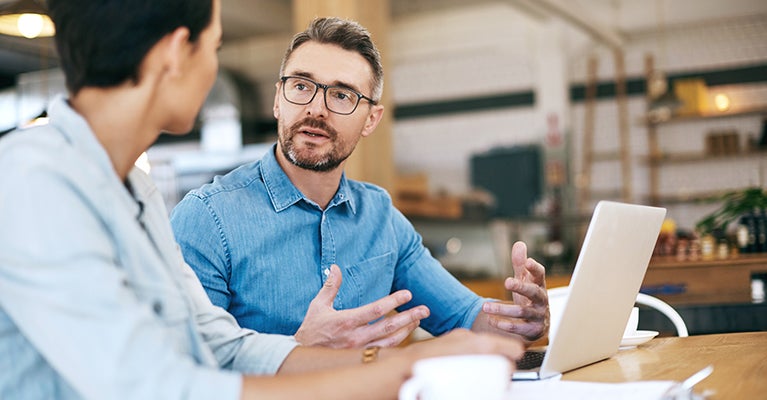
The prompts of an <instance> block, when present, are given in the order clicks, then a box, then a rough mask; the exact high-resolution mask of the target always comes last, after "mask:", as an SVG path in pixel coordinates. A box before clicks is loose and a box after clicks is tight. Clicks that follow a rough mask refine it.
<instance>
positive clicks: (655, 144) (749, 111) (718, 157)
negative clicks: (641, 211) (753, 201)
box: [641, 56, 767, 205]
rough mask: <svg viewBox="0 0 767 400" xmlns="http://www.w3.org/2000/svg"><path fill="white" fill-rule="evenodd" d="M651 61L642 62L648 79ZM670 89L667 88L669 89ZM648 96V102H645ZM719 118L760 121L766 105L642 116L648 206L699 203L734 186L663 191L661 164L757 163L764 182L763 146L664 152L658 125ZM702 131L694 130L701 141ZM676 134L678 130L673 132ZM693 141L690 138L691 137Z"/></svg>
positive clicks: (766, 156)
mask: <svg viewBox="0 0 767 400" xmlns="http://www.w3.org/2000/svg"><path fill="white" fill-rule="evenodd" d="M653 68H654V66H653V60H652V57H651V56H648V57H647V59H646V62H645V73H646V76H647V77H648V79H649V76H650V74H651V73H652V71H653ZM669 90H671V89H669ZM649 101H650V100H649V98H648V104H649ZM723 118H754V119H759V120H762V119H764V118H767V106H757V107H747V108H740V109H733V110H729V111H726V112H710V111H709V112H704V113H700V114H686V115H674V116H672V117H671V118H670V119H668V120H664V121H660V122H658V121H651V120H650V119H649V118H643V119H642V120H641V123H642V124H643V125H644V126H645V128H646V131H647V140H648V154H647V155H646V156H644V157H643V158H642V159H643V160H642V161H644V162H645V163H646V165H647V168H648V174H647V175H648V180H649V182H648V194H647V202H648V203H649V204H651V205H670V204H681V203H693V202H700V201H704V200H708V199H712V198H716V197H718V196H720V195H722V194H724V193H726V192H728V191H731V190H734V189H740V188H739V187H738V188H723V189H721V190H719V189H711V188H701V189H699V190H697V189H688V190H684V191H682V192H681V193H664V192H663V190H662V189H661V184H660V176H661V171H662V169H663V168H664V167H670V166H680V165H684V164H687V165H692V164H699V165H700V167H701V168H705V167H706V166H707V164H708V163H710V162H715V161H728V162H729V161H732V162H736V163H748V162H750V163H752V164H754V163H760V164H759V165H758V168H759V172H758V176H759V184H761V183H762V182H763V181H764V170H765V166H767V149H751V148H745V149H741V150H740V151H739V152H736V153H730V154H708V153H706V152H705V151H692V152H691V151H673V150H670V151H669V150H666V151H664V150H663V148H662V146H661V141H660V136H659V135H660V133H659V132H660V130H661V127H664V126H669V125H675V124H690V123H694V122H696V121H704V120H717V119H723ZM703 133H704V132H694V134H695V135H697V136H699V137H700V138H701V140H704V134H703ZM676 134H679V133H676ZM692 140H694V139H692Z"/></svg>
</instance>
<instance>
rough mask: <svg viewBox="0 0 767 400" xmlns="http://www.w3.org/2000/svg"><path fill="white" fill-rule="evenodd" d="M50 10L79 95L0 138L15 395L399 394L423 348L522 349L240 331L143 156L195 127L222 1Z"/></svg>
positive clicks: (0, 258)
mask: <svg viewBox="0 0 767 400" xmlns="http://www.w3.org/2000/svg"><path fill="white" fill-rule="evenodd" d="M48 5H49V9H50V12H51V16H52V18H53V20H54V23H55V24H56V30H57V33H56V44H57V48H58V51H59V56H60V59H61V66H62V69H63V70H64V73H65V75H66V80H67V89H68V92H69V96H68V98H63V97H62V98H58V99H56V100H54V101H53V102H52V104H51V106H50V108H49V110H48V113H49V116H50V123H49V124H48V125H47V126H42V127H36V128H31V129H28V130H24V131H18V132H14V133H12V134H9V135H8V136H7V137H5V138H3V140H2V141H1V142H0V184H2V187H3V191H2V193H0V226H2V228H1V230H0V354H3V356H2V357H0V371H3V373H2V374H0V398H46V399H48V398H61V399H77V398H94V399H106V398H109V399H117V398H131V399H133V398H147V399H153V398H163V399H165V398H217V399H219V398H237V397H240V398H248V397H254V396H256V395H258V396H260V398H290V399H294V398H305V397H310V398H315V399H322V398H333V399H340V398H349V399H359V398H393V397H395V396H396V391H397V388H398V387H399V385H400V384H401V383H402V382H403V381H404V379H405V378H406V377H407V376H408V374H409V371H410V367H411V365H412V363H413V362H414V361H415V360H417V359H419V358H424V357H431V356H439V355H448V354H463V353H498V354H502V355H505V356H506V357H508V358H510V359H514V358H517V357H518V356H519V355H520V354H521V352H522V345H521V344H520V343H518V342H516V341H513V340H509V339H504V338H500V337H495V336H482V335H475V334H472V333H469V332H467V331H458V332H455V333H452V334H450V335H447V336H445V337H442V338H439V339H436V340H433V341H429V342H425V343H419V344H417V345H413V346H411V347H409V348H404V349H403V348H395V349H382V350H381V351H380V354H378V350H377V349H375V348H371V349H367V350H366V351H365V352H364V354H360V351H359V350H331V349H321V348H311V347H302V346H298V344H297V343H296V342H295V341H294V340H293V339H292V338H291V337H286V336H279V335H264V334H259V333H257V332H254V331H251V330H246V329H242V328H240V327H239V326H238V325H237V324H236V322H235V321H234V319H233V318H232V316H231V315H229V314H228V313H226V312H225V311H224V310H222V309H220V308H218V307H214V306H213V305H212V304H211V303H210V301H209V300H208V298H207V296H206V295H205V292H204V291H203V289H202V286H201V285H200V283H199V281H198V280H197V278H196V277H195V275H194V273H193V272H191V270H190V269H189V267H188V266H187V265H186V264H185V263H184V261H183V258H182V257H181V254H180V252H179V251H178V247H177V245H176V243H175V241H174V239H173V235H172V232H171V230H170V225H169V223H168V219H167V212H166V210H165V209H164V206H163V202H162V199H161V197H160V195H159V192H158V191H157V190H156V188H155V187H154V185H153V184H152V182H151V181H150V179H149V178H148V177H147V176H146V175H145V174H143V173H142V172H141V171H139V170H137V169H136V168H135V167H134V163H135V161H136V159H137V158H138V157H139V155H140V154H141V153H142V152H144V151H145V150H146V149H147V148H148V147H149V146H150V145H151V144H152V143H154V142H155V140H156V139H157V137H158V136H159V135H160V133H161V132H169V133H173V134H181V133H184V132H188V131H189V130H190V129H191V128H192V126H193V123H194V120H195V117H196V114H197V112H198V111H199V109H200V107H201V105H202V103H203V101H204V99H205V97H206V95H207V92H208V90H209V89H210V88H211V86H212V84H213V82H214V80H215V76H216V72H217V68H218V59H217V55H216V50H217V49H218V47H219V46H220V43H221V22H220V7H221V4H220V0H163V1H156V0H87V1H85V0H83V1H73V0H50V1H49V2H48ZM211 234H215V232H211ZM363 360H364V361H365V362H368V363H367V365H364V366H361V365H360V364H362V363H363ZM273 374H276V375H277V376H264V375H273Z"/></svg>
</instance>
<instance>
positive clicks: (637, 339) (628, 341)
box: [620, 331, 658, 348]
mask: <svg viewBox="0 0 767 400" xmlns="http://www.w3.org/2000/svg"><path fill="white" fill-rule="evenodd" d="M656 336H658V332H655V331H636V332H634V334H633V335H631V336H624V337H623V339H621V344H620V347H626V348H631V347H636V346H639V345H640V344H642V343H647V342H649V341H650V339H652V338H654V337H656Z"/></svg>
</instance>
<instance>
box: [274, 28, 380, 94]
mask: <svg viewBox="0 0 767 400" xmlns="http://www.w3.org/2000/svg"><path fill="white" fill-rule="evenodd" d="M310 41H314V42H318V43H328V44H335V45H337V46H340V47H341V48H342V49H344V50H349V51H356V52H357V53H359V54H360V55H361V56H362V57H364V58H365V60H367V62H368V64H370V68H371V69H372V70H373V77H372V79H371V87H372V88H373V93H372V95H371V96H370V97H372V98H373V100H375V101H376V102H378V101H380V100H381V94H382V93H383V80H384V79H383V65H382V64H381V53H379V52H378V48H376V46H375V44H373V40H372V39H371V38H370V32H368V30H367V29H365V28H364V27H363V26H362V25H360V24H359V23H357V22H355V21H351V20H346V19H341V18H336V17H327V18H316V19H315V20H314V21H312V22H311V23H310V24H309V27H308V28H306V30H305V31H303V32H300V33H298V34H296V35H295V36H294V37H293V40H292V41H291V42H290V46H288V50H287V51H286V52H285V56H284V57H282V65H280V76H283V75H284V73H285V64H287V62H288V60H289V59H290V55H291V54H293V51H294V50H295V49H297V48H298V47H299V46H301V45H302V44H304V43H306V42H310ZM363 94H364V93H363Z"/></svg>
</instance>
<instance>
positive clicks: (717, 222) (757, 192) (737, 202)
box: [695, 187, 767, 234]
mask: <svg viewBox="0 0 767 400" xmlns="http://www.w3.org/2000/svg"><path fill="white" fill-rule="evenodd" d="M711 201H712V202H722V206H721V207H719V208H718V209H716V210H715V211H714V212H712V213H711V214H709V215H706V216H704V217H703V218H702V219H701V220H700V221H698V223H697V224H696V225H695V228H696V229H697V231H698V232H699V233H701V234H706V233H712V232H715V231H720V232H726V231H727V227H728V226H729V225H730V223H732V222H734V221H736V220H737V219H738V218H740V217H741V216H742V215H744V214H747V213H751V212H754V210H762V209H764V208H767V192H765V191H764V189H762V188H760V187H751V188H746V189H743V190H737V191H732V192H728V193H725V194H723V195H722V196H719V197H715V198H712V199H711Z"/></svg>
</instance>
